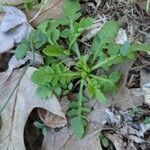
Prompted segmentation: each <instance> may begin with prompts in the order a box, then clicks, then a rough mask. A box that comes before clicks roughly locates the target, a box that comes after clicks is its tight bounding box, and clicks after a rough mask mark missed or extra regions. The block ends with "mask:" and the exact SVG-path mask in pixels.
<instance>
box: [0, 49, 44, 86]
mask: <svg viewBox="0 0 150 150" xmlns="http://www.w3.org/2000/svg"><path fill="white" fill-rule="evenodd" d="M33 57H34V61H33V63H32V66H34V67H38V66H40V65H41V64H43V58H42V56H41V55H39V54H37V53H35V54H34V56H33V54H32V53H31V52H28V53H27V55H26V56H25V57H24V58H23V59H21V60H19V61H18V60H17V59H16V56H15V55H13V56H12V58H11V59H10V61H9V63H8V69H7V70H6V72H3V73H0V76H1V78H0V86H1V85H2V84H3V83H5V82H6V80H7V79H8V78H9V77H10V75H11V74H12V72H13V71H14V69H16V68H19V67H21V66H22V65H25V64H26V63H27V62H28V61H32V60H33ZM1 79H2V80H1Z"/></svg>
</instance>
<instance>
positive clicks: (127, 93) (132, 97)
mask: <svg viewBox="0 0 150 150" xmlns="http://www.w3.org/2000/svg"><path fill="white" fill-rule="evenodd" d="M132 64H133V62H132V61H127V62H125V63H123V64H122V65H120V72H121V74H122V78H121V81H120V83H119V89H118V91H117V92H116V94H114V95H113V96H112V97H111V99H112V104H113V105H114V106H118V107H119V108H120V109H122V110H126V109H129V108H131V107H132V106H138V105H140V104H142V103H143V100H144V99H143V96H142V94H140V93H139V91H138V90H135V89H134V90H129V89H128V88H127V87H126V81H127V77H128V72H129V69H130V68H131V66H132Z"/></svg>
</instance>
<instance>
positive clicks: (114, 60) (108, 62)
mask: <svg viewBox="0 0 150 150" xmlns="http://www.w3.org/2000/svg"><path fill="white" fill-rule="evenodd" d="M124 60H125V59H124V58H123V57H122V56H121V55H119V54H118V55H114V56H112V57H108V58H106V59H105V60H103V61H99V62H98V63H97V64H96V65H95V66H93V67H92V70H95V69H98V68H100V67H102V68H103V69H104V70H106V71H108V69H109V68H110V67H111V66H112V65H114V64H118V63H122V62H123V61H124Z"/></svg>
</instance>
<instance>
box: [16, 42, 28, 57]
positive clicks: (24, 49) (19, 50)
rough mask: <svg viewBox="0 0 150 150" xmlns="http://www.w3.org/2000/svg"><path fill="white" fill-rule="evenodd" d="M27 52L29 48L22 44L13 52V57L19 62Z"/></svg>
mask: <svg viewBox="0 0 150 150" xmlns="http://www.w3.org/2000/svg"><path fill="white" fill-rule="evenodd" d="M28 50H29V48H28V46H27V45H26V44H24V43H21V44H19V45H18V46H17V48H16V50H15V56H16V58H17V60H20V59H22V58H23V57H25V55H26V53H27V51H28Z"/></svg>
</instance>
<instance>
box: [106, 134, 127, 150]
mask: <svg viewBox="0 0 150 150" xmlns="http://www.w3.org/2000/svg"><path fill="white" fill-rule="evenodd" d="M105 136H106V137H107V138H108V139H109V140H110V141H111V142H112V143H113V144H114V146H115V149H116V150H126V149H125V148H124V146H123V145H124V144H123V143H124V142H123V139H122V138H121V136H119V135H118V134H110V133H105Z"/></svg>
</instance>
